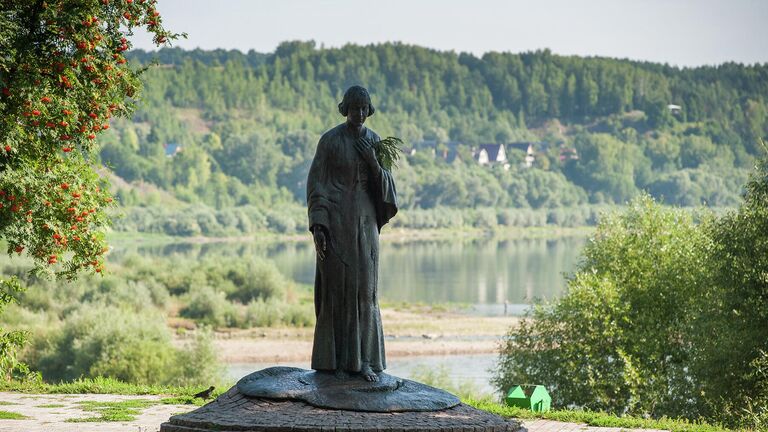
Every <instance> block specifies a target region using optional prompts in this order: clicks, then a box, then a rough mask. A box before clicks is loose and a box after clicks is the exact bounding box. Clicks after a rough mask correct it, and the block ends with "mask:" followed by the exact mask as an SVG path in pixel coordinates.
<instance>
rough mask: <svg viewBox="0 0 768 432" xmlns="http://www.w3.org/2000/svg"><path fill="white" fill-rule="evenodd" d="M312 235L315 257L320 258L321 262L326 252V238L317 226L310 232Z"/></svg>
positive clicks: (322, 230)
mask: <svg viewBox="0 0 768 432" xmlns="http://www.w3.org/2000/svg"><path fill="white" fill-rule="evenodd" d="M312 234H313V236H314V239H315V250H316V251H317V256H318V258H320V261H322V260H324V259H325V251H326V250H328V237H327V236H326V235H325V230H324V229H323V228H320V227H319V226H318V227H315V229H314V230H312Z"/></svg>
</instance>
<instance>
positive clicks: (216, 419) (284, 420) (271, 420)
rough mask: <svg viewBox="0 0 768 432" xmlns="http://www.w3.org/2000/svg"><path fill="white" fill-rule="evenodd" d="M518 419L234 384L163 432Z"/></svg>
mask: <svg viewBox="0 0 768 432" xmlns="http://www.w3.org/2000/svg"><path fill="white" fill-rule="evenodd" d="M524 430H525V429H523V428H522V427H521V425H520V423H518V422H517V421H514V420H509V419H504V418H502V417H499V416H497V415H493V414H490V413H487V412H485V411H480V410H477V409H475V408H472V407H470V406H468V405H464V404H459V405H456V406H454V407H453V408H448V409H444V410H440V411H407V412H392V413H381V412H360V411H348V410H336V409H325V408H317V407H314V406H312V405H309V404H307V403H305V402H301V401H292V400H274V399H263V398H251V397H248V396H245V395H243V394H242V393H240V392H239V391H238V390H237V387H233V388H232V389H230V390H229V391H228V392H227V393H225V394H223V395H221V396H219V398H218V399H216V400H214V401H213V402H211V403H209V404H208V405H205V406H203V407H200V408H198V409H196V410H194V411H192V412H189V413H186V414H179V415H175V416H173V417H171V418H170V420H169V421H168V422H166V423H163V424H162V426H161V427H160V432H209V431H210V432H213V431H217V432H234V431H239V432H242V431H259V432H333V431H344V432H358V431H359V432H384V431H396V432H417V431H418V432H423V431H433V432H438V431H450V432H516V431H524Z"/></svg>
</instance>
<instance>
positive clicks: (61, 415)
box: [0, 392, 660, 432]
mask: <svg viewBox="0 0 768 432" xmlns="http://www.w3.org/2000/svg"><path fill="white" fill-rule="evenodd" d="M160 399H162V397H161V396H120V395H99V394H84V395H83V394H76V395H58V394H55V395H54V394H42V395H38V394H22V393H4V392H0V411H4V412H13V413H18V414H21V415H24V416H26V417H28V418H27V419H25V420H3V419H0V432H117V431H120V432H122V431H128V432H156V431H158V430H159V429H160V424H161V423H163V422H164V421H167V420H168V418H169V417H170V416H172V415H174V414H179V413H184V412H188V411H191V410H192V409H194V408H196V407H195V406H192V405H165V404H162V403H160ZM128 400H143V401H152V402H156V403H157V405H150V406H148V407H146V408H143V409H140V411H141V414H139V415H137V417H136V419H135V420H133V421H130V422H72V421H71V420H72V419H78V418H87V417H93V416H96V415H98V414H97V413H95V412H93V411H87V410H85V409H84V407H83V406H82V405H81V404H82V403H83V402H119V401H128ZM67 420H70V421H67ZM523 425H524V426H525V427H526V428H527V429H528V431H529V432H619V431H636V432H640V431H642V432H660V431H655V430H652V429H620V428H603V427H592V426H586V425H583V424H577V423H563V422H556V421H551V420H526V421H524V422H523Z"/></svg>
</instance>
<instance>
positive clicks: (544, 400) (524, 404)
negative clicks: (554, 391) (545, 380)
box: [506, 384, 552, 412]
mask: <svg viewBox="0 0 768 432" xmlns="http://www.w3.org/2000/svg"><path fill="white" fill-rule="evenodd" d="M506 403H507V405H509V406H516V407H519V408H527V409H530V410H531V411H535V412H546V411H549V408H550V405H551V404H552V398H551V397H550V396H549V393H547V389H546V388H544V386H543V385H532V384H521V385H516V386H513V387H512V388H511V389H510V390H509V393H507V397H506Z"/></svg>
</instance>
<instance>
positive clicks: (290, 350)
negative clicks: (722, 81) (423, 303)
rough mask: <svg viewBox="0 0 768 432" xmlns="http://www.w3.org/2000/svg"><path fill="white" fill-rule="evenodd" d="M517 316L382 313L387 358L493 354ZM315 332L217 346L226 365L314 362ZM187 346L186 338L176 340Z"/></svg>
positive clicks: (230, 334)
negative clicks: (310, 360)
mask: <svg viewBox="0 0 768 432" xmlns="http://www.w3.org/2000/svg"><path fill="white" fill-rule="evenodd" d="M518 320H519V318H517V317H478V316H469V315H463V314H459V313H436V312H423V313H422V312H419V311H398V310H393V309H383V310H382V321H383V325H384V336H385V338H386V342H385V343H386V350H387V356H388V357H398V356H422V355H452V354H488V353H494V352H496V351H497V350H498V345H499V341H500V340H501V338H502V337H503V335H504V334H505V333H506V332H507V331H508V330H509V328H510V327H511V326H513V325H515V324H516V323H517V322H518ZM312 334H313V329H312V328H255V329H248V330H231V331H220V332H217V333H216V338H215V342H214V343H215V346H216V351H217V353H218V355H219V358H220V360H221V361H223V362H225V363H251V362H253V363H261V362H298V361H309V359H310V356H311V354H312ZM177 342H178V343H183V339H179V340H177Z"/></svg>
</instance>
